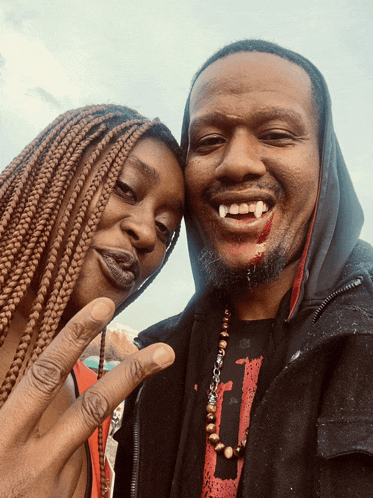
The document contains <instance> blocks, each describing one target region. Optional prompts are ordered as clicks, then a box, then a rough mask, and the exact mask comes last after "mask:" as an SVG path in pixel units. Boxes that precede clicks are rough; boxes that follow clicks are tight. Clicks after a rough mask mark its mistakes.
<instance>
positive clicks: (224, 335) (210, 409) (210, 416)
mask: <svg viewBox="0 0 373 498" xmlns="http://www.w3.org/2000/svg"><path fill="white" fill-rule="evenodd" d="M230 317H231V313H230V311H229V309H228V308H227V307H226V309H225V311H224V317H223V323H222V326H221V329H222V330H221V332H220V337H219V350H218V355H217V358H216V361H215V363H214V368H213V371H212V381H211V384H210V388H209V392H208V404H207V407H206V411H207V415H206V432H207V434H209V438H208V440H209V441H210V443H211V444H212V445H213V446H214V447H215V451H216V452H217V453H221V452H223V453H224V456H225V458H228V459H230V458H232V457H233V456H235V457H237V458H242V457H243V455H244V448H245V446H246V437H245V438H244V439H242V441H241V444H238V445H237V446H235V447H233V448H232V446H225V444H224V443H222V442H221V441H220V437H219V436H218V434H217V433H216V425H215V421H216V415H215V413H216V402H217V399H218V395H217V389H218V386H219V384H220V374H221V369H222V368H223V363H224V356H225V350H226V349H227V346H228V339H229V333H228V329H229V319H230ZM246 436H247V430H246Z"/></svg>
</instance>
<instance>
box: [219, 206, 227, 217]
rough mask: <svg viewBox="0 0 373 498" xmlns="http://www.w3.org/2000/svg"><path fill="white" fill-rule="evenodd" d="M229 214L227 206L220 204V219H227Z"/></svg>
mask: <svg viewBox="0 0 373 498" xmlns="http://www.w3.org/2000/svg"><path fill="white" fill-rule="evenodd" d="M227 213H228V209H227V206H224V204H220V206H219V216H220V218H225V217H226V215H227Z"/></svg>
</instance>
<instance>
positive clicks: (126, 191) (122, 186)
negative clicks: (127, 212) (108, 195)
mask: <svg viewBox="0 0 373 498" xmlns="http://www.w3.org/2000/svg"><path fill="white" fill-rule="evenodd" d="M114 192H115V193H116V194H117V195H119V196H120V197H123V198H124V199H125V200H126V201H127V202H132V203H133V202H136V200H137V197H136V194H135V192H134V191H133V190H132V189H131V187H129V186H128V185H127V184H126V183H123V182H121V181H119V180H118V181H117V183H116V185H115V187H114Z"/></svg>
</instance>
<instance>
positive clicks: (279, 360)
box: [115, 77, 373, 498]
mask: <svg viewBox="0 0 373 498" xmlns="http://www.w3.org/2000/svg"><path fill="white" fill-rule="evenodd" d="M321 78H322V77H321ZM323 91H324V110H323V116H322V123H321V129H322V138H321V141H320V156H321V165H320V184H319V195H318V201H317V206H316V209H315V213H314V217H313V219H312V220H311V224H310V229H309V234H308V238H307V242H306V244H305V248H304V252H303V255H302V257H301V260H300V263H299V266H298V270H297V274H296V277H295V280H294V285H293V289H292V290H291V291H290V293H289V294H288V295H286V296H284V298H283V301H282V303H281V306H280V309H279V311H278V314H277V317H276V325H275V326H276V331H277V332H276V334H277V335H278V337H286V338H287V340H286V342H285V343H284V344H286V347H281V344H280V345H279V347H278V348H277V349H276V351H277V353H276V354H275V355H274V356H273V357H272V358H267V360H266V358H265V359H264V362H263V366H262V368H261V371H260V375H259V381H258V391H259V390H260V391H261V392H263V393H264V395H263V396H262V397H261V398H257V397H256V398H254V405H253V416H252V418H251V421H250V428H249V435H248V443H247V446H246V453H245V460H244V462H245V463H244V468H243V473H242V476H241V482H240V488H239V493H238V495H239V496H243V497H250V498H280V497H281V498H288V497H291V496H294V497H297V498H311V497H312V498H313V497H321V498H337V497H338V498H341V497H346V498H358V497H372V496H373V361H372V360H373V286H372V276H373V250H372V248H371V247H370V246H369V245H368V244H366V243H363V242H358V237H359V233H360V229H361V225H362V221H363V217H362V212H361V208H360V205H359V203H358V200H357V198H356V195H355V192H354V190H353V187H352V184H351V181H350V177H349V175H348V172H347V169H346V166H345V163H344V160H343V157H342V154H341V152H340V150H339V146H338V142H337V139H336V137H335V134H334V131H333V126H332V118H331V106H330V101H329V96H328V91H327V88H326V85H324V90H323ZM186 224H187V231H188V244H189V251H190V257H191V262H192V267H193V272H194V277H195V281H196V289H197V290H196V295H195V296H194V297H193V299H192V300H191V302H190V303H189V305H188V306H187V307H186V309H185V310H184V312H183V313H181V314H180V315H179V316H176V317H173V318H170V319H168V320H166V321H164V322H161V323H160V324H157V325H155V326H153V327H151V328H150V329H148V330H147V331H145V332H143V333H141V334H140V336H139V344H140V345H147V344H149V343H151V342H154V341H157V340H162V341H165V342H168V343H169V344H170V345H171V346H172V347H173V348H174V350H175V353H176V361H175V364H174V365H173V366H172V367H170V368H169V369H167V370H166V371H165V372H162V373H159V374H157V375H156V376H155V377H153V378H150V379H148V380H147V381H146V382H145V383H144V385H143V387H142V390H141V392H140V395H139V396H138V397H137V401H136V402H135V397H136V395H135V396H132V397H131V398H130V399H129V400H128V401H127V403H126V418H125V422H124V425H123V427H122V429H121V430H120V431H119V433H117V440H118V442H119V448H118V454H117V463H116V476H117V477H116V489H115V498H121V497H123V496H128V493H129V481H130V479H131V475H132V471H133V470H134V472H135V479H134V480H133V482H134V485H135V493H136V494H134V496H138V497H153V496H154V497H155V496H156V497H161V498H163V497H165V498H166V497H183V498H185V497H191V498H192V497H193V498H197V497H198V498H199V497H200V496H201V489H202V478H203V463H204V452H205V437H206V435H205V427H204V425H205V424H204V419H205V407H206V392H207V389H208V386H209V383H210V381H211V369H212V365H213V363H214V360H215V358H216V344H217V338H218V335H219V332H220V324H221V318H222V313H223V304H224V303H223V302H222V300H221V297H219V296H218V295H216V294H215V293H214V292H212V291H211V290H210V289H209V288H208V287H207V286H206V284H205V281H206V280H205V278H204V274H203V271H202V269H201V268H200V267H199V263H198V256H199V253H200V251H201V249H202V247H203V244H202V241H201V239H200V237H199V234H198V232H197V230H196V228H195V227H194V226H193V223H192V221H191V218H190V217H189V216H188V213H187V217H186ZM266 361H267V365H265V362H266ZM196 385H198V389H197V390H196V389H195V386H196ZM137 394H138V393H137ZM135 404H136V407H135V409H134V405H135ZM133 409H134V411H133ZM133 413H134V414H135V415H134V419H133ZM134 420H135V423H134V427H135V432H136V438H135V442H134V441H133V436H132V434H133V421H134ZM133 453H135V462H136V463H135V468H134V469H133V468H132V461H133V456H134V455H133ZM136 476H137V477H136Z"/></svg>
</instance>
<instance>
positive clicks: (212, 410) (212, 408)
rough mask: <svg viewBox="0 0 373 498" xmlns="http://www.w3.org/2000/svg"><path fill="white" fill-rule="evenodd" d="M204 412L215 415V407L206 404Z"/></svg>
mask: <svg viewBox="0 0 373 498" xmlns="http://www.w3.org/2000/svg"><path fill="white" fill-rule="evenodd" d="M206 411H207V413H215V412H216V405H211V404H208V405H207V406H206Z"/></svg>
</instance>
